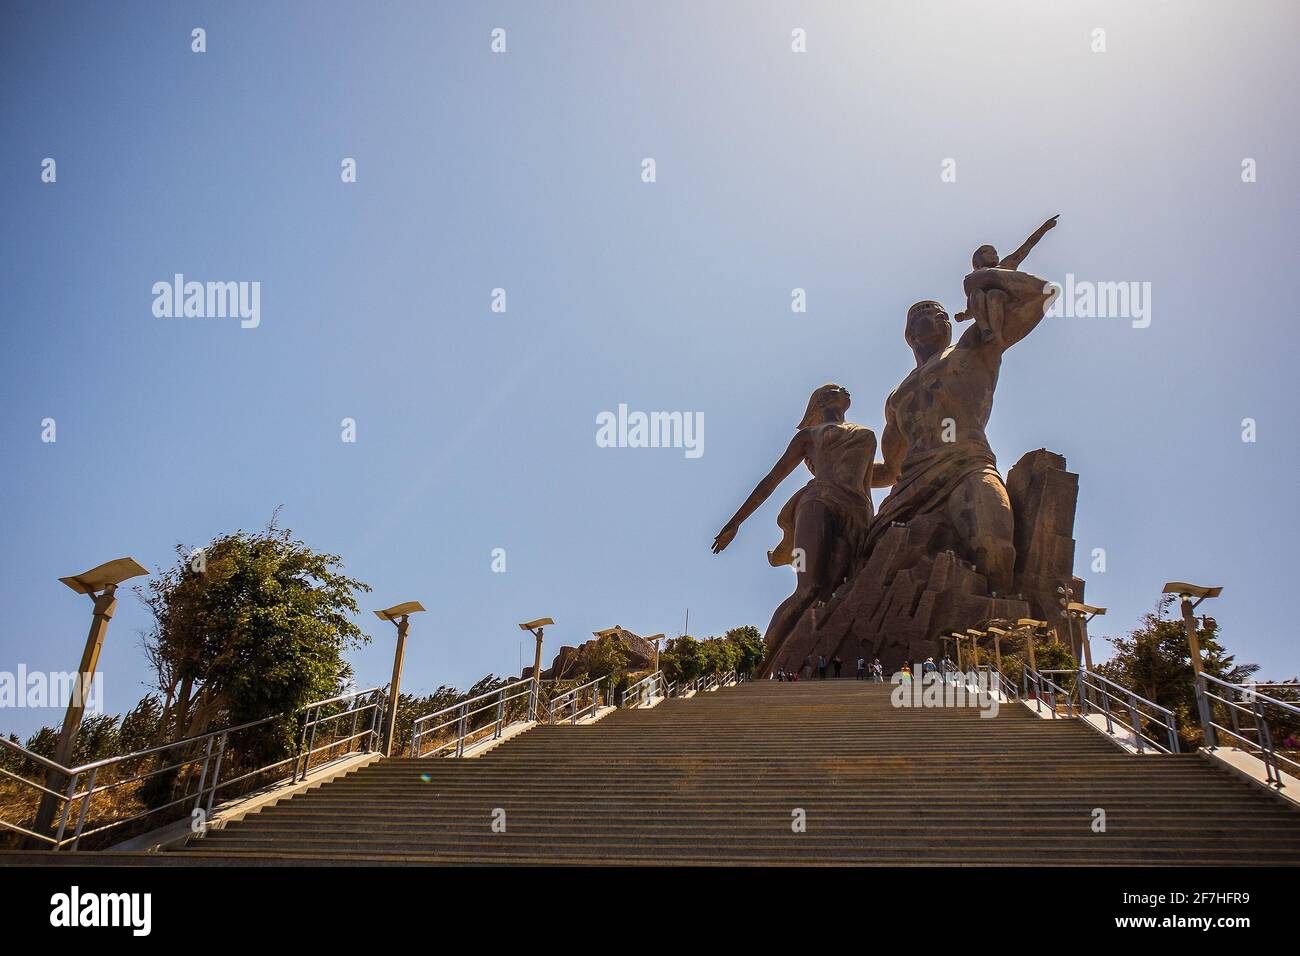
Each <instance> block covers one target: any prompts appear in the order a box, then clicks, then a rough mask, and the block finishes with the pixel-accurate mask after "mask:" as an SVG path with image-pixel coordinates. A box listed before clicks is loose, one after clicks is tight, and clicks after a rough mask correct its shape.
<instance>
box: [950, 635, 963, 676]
mask: <svg viewBox="0 0 1300 956" xmlns="http://www.w3.org/2000/svg"><path fill="white" fill-rule="evenodd" d="M951 637H952V640H953V643H954V644H956V645H957V670H959V671H960V670H962V669H963V668H962V659H961V642H962V641H963V640H964V639H965V635H964V634H958V633H957V632H956V631H953V632H952V634H951Z"/></svg>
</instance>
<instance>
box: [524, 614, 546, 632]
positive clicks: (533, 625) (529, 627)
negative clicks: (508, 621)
mask: <svg viewBox="0 0 1300 956" xmlns="http://www.w3.org/2000/svg"><path fill="white" fill-rule="evenodd" d="M554 623H555V622H554V621H552V620H551V619H550V618H549V617H539V618H538V619H537V620H535V621H529V622H528V623H527V624H520V625H519V629H520V630H521V631H535V630H537V628H539V627H546V625H548V624H554Z"/></svg>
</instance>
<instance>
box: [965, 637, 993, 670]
mask: <svg viewBox="0 0 1300 956" xmlns="http://www.w3.org/2000/svg"><path fill="white" fill-rule="evenodd" d="M966 633H967V634H969V635H970V653H971V667H973V668H975V669H976V670H979V666H980V645H979V639H980V638H981V637H988V636H989V635H988V632H987V631H977V630H976V629H975V628H973V627H968V628H966Z"/></svg>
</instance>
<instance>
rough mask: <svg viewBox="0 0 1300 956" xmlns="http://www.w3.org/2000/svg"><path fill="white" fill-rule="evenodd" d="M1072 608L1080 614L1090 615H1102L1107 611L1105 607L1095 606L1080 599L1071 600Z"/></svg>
mask: <svg viewBox="0 0 1300 956" xmlns="http://www.w3.org/2000/svg"><path fill="white" fill-rule="evenodd" d="M1070 610H1071V611H1075V612H1077V613H1079V614H1087V615H1089V616H1090V617H1100V616H1101V615H1102V614H1105V613H1106V609H1105V608H1104V607H1093V606H1092V605H1091V604H1082V603H1080V602H1078V601H1071V602H1070Z"/></svg>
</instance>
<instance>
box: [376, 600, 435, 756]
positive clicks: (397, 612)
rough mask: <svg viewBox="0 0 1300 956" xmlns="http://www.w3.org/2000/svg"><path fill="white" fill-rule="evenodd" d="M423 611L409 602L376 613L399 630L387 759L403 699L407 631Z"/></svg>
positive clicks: (386, 730) (387, 724)
mask: <svg viewBox="0 0 1300 956" xmlns="http://www.w3.org/2000/svg"><path fill="white" fill-rule="evenodd" d="M423 610H424V605H423V604H421V603H420V602H419V601H407V602H406V603H404V604H394V605H393V606H392V607H390V608H388V609H386V610H383V611H376V612H375V617H377V618H379V619H380V620H382V621H391V622H392V623H393V626H394V627H396V628H397V649H396V650H395V651H394V652H393V679H392V680H391V681H389V683H388V718H387V719H386V720H385V721H384V756H385V757H391V756H392V755H393V737H394V735H395V734H396V731H397V704H398V702H399V701H400V700H401V699H402V697H401V690H402V662H403V661H404V660H405V658H406V631H407V628H408V627H410V623H411V620H410V619H411V615H412V614H415V613H417V612H419V611H423Z"/></svg>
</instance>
